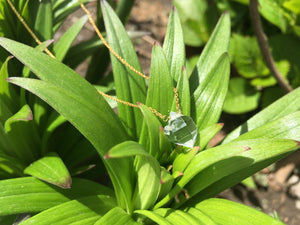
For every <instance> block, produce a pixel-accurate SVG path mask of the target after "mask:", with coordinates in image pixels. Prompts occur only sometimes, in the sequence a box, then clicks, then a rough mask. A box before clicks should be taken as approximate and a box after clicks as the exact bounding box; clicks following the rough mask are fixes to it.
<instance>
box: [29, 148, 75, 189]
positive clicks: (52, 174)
mask: <svg viewBox="0 0 300 225" xmlns="http://www.w3.org/2000/svg"><path fill="white" fill-rule="evenodd" d="M24 173H25V174H28V175H31V176H34V177H36V178H38V179H41V180H44V181H46V182H49V183H51V184H54V185H57V186H59V187H62V188H71V184H72V178H71V176H70V174H69V171H68V169H67V167H66V166H65V164H64V162H63V161H62V159H61V158H60V157H59V156H58V155H57V153H55V152H49V153H48V154H47V155H46V156H44V157H42V158H41V159H39V160H36V161H35V162H33V163H32V164H31V165H29V166H28V167H26V168H25V170H24Z"/></svg>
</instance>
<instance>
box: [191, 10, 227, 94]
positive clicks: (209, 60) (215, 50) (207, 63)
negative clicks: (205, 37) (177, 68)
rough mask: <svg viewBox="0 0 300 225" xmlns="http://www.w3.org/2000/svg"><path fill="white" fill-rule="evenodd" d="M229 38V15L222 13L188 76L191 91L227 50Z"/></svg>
mask: <svg viewBox="0 0 300 225" xmlns="http://www.w3.org/2000/svg"><path fill="white" fill-rule="evenodd" d="M229 40H230V17H229V14H228V13H224V14H223V15H222V16H221V18H220V19H219V22H218V24H217V25H216V27H215V29H214V31H213V33H212V35H211V37H210V39H209V41H208V42H207V44H206V45H205V47H204V49H203V51H202V53H201V56H200V58H199V60H198V62H197V65H196V67H195V69H194V70H193V73H192V75H191V77H190V89H191V93H193V92H194V91H195V90H196V88H197V87H198V86H199V84H201V83H202V81H203V80H205V79H206V77H207V76H208V74H210V72H211V70H212V69H213V67H214V66H215V64H216V62H217V60H219V58H220V56H221V55H222V54H224V52H227V51H228V48H229Z"/></svg>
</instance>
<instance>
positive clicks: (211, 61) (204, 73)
mask: <svg viewBox="0 0 300 225" xmlns="http://www.w3.org/2000/svg"><path fill="white" fill-rule="evenodd" d="M101 5H102V12H103V16H104V19H105V26H106V32H107V38H108V41H109V43H111V45H112V48H113V49H114V50H115V51H116V52H117V53H118V54H119V55H120V56H121V57H123V58H124V59H125V60H126V61H127V62H128V63H129V64H130V65H132V66H133V67H134V68H136V69H137V70H140V65H139V62H138V59H137V56H136V53H135V51H134V48H133V46H132V44H131V42H130V39H129V37H128V35H127V34H126V32H125V30H124V28H123V25H122V23H121V22H120V21H119V19H118V17H117V16H116V14H115V13H114V11H113V10H112V9H111V7H110V6H109V5H108V3H106V2H105V1H102V2H101ZM229 40H230V18H229V15H228V14H227V13H225V14H223V15H222V16H221V18H220V20H219V22H218V24H217V25H216V27H215V29H214V32H213V34H212V36H211V38H210V40H209V41H208V43H207V45H206V47H205V49H204V50H203V52H202V55H201V56H200V58H199V60H198V62H197V65H196V67H195V68H194V70H193V73H192V75H191V76H190V77H188V76H187V74H186V73H185V70H184V69H181V68H182V66H183V65H184V63H185V52H184V43H183V35H182V30H181V25H180V21H179V17H178V14H177V11H176V10H175V11H172V13H171V15H170V21H169V25H168V30H167V35H166V39H165V42H164V45H163V47H162V48H161V47H160V46H158V45H155V46H154V47H153V53H152V62H151V74H150V80H149V86H148V88H146V84H145V81H144V79H143V78H141V77H139V76H137V75H136V74H135V73H134V72H133V71H132V70H130V69H129V68H128V67H126V66H125V65H124V64H123V63H121V62H120V61H119V60H117V59H116V58H115V57H114V56H112V57H111V61H112V66H113V74H114V80H115V85H116V90H117V97H118V99H121V100H123V101H126V102H128V103H133V104H135V103H136V102H139V108H137V107H129V106H128V105H124V104H121V103H118V112H119V113H118V116H117V115H116V114H115V113H114V111H113V110H112V108H111V107H110V106H109V105H108V104H107V102H106V100H105V99H104V97H102V96H101V95H99V93H98V92H97V90H96V89H95V88H94V87H93V86H92V85H91V84H90V83H88V82H87V81H86V80H85V79H83V78H82V77H81V76H79V75H78V74H77V73H76V72H74V71H73V70H72V69H70V68H69V67H67V66H66V65H64V64H63V63H61V62H59V61H58V60H56V59H53V58H51V57H49V56H47V55H45V54H43V53H41V52H40V51H37V50H36V49H33V48H31V47H28V46H26V45H24V44H21V43H18V42H15V41H12V40H9V39H6V38H0V45H1V46H2V47H3V48H4V49H6V50H7V51H8V52H10V53H11V54H12V55H14V56H15V57H16V58H17V59H19V60H20V61H21V62H22V63H23V64H24V65H26V66H27V67H28V68H30V70H31V71H32V72H33V73H34V74H36V76H37V77H38V78H39V79H33V78H17V77H11V78H9V79H8V81H9V82H10V83H13V84H15V85H18V86H20V87H23V88H25V89H26V90H28V91H30V92H32V93H34V94H35V95H37V96H39V97H40V98H41V99H43V100H44V101H45V102H47V103H48V104H49V105H50V106H52V107H53V108H54V109H55V110H56V111H57V112H58V113H59V114H60V115H62V116H63V117H64V118H66V119H67V120H68V121H69V122H70V123H71V124H73V125H74V127H76V128H77V129H78V130H79V131H80V132H81V133H82V134H83V135H84V136H85V137H86V139H88V140H89V141H90V143H91V144H92V145H93V146H94V147H95V149H96V150H97V152H98V154H99V156H100V157H101V159H103V163H104V165H105V167H106V170H107V172H108V174H109V177H110V179H111V182H112V184H113V190H112V189H110V188H109V187H105V186H103V185H100V184H97V183H94V182H91V181H87V180H79V181H78V179H75V178H73V179H72V180H73V181H72V183H73V184H72V187H71V188H70V189H69V190H65V189H61V188H59V187H56V186H53V185H51V184H47V183H45V182H43V181H40V180H38V179H36V178H33V177H25V178H16V179H8V180H2V181H0V186H1V191H0V196H1V197H0V204H1V205H4V206H5V207H1V208H0V215H1V216H7V215H15V214H19V213H31V214H33V216H32V217H31V218H29V219H27V220H24V221H23V222H22V223H21V224H37V223H38V224H51V223H53V224H72V223H77V224H125V223H127V224H154V223H157V224H186V223H191V224H249V223H251V224H263V223H267V224H271V223H272V224H282V223H281V222H280V221H279V220H276V219H274V218H272V217H270V216H268V215H265V214H263V213H262V212H260V211H257V210H255V209H252V208H249V207H246V206H243V205H241V204H237V203H234V202H231V201H228V200H224V199H217V198H213V197H214V196H215V195H216V194H218V193H220V192H221V191H223V190H225V189H226V188H228V187H231V186H233V185H235V184H236V183H238V182H240V181H242V180H243V179H245V178H247V177H248V176H250V175H252V174H254V173H255V172H257V171H259V170H261V169H262V168H264V167H266V166H268V165H270V164H271V163H273V162H275V161H277V160H279V159H280V158H282V157H284V156H286V155H287V154H289V153H290V152H292V151H294V150H295V149H297V148H298V145H299V142H298V141H299V140H300V136H299V133H300V132H298V131H299V125H300V117H299V112H298V111H297V110H299V108H300V100H297V99H300V98H298V97H299V95H300V93H299V92H300V90H299V89H297V90H295V91H294V92H292V93H290V94H289V95H287V96H285V97H284V98H282V99H280V100H278V101H277V102H275V103H274V104H272V105H271V106H269V107H268V108H266V109H265V110H263V111H261V112H260V113H258V114H257V115H255V116H254V117H252V118H251V119H250V120H249V121H247V122H246V123H245V124H243V125H241V126H240V127H239V128H237V129H236V130H235V131H233V132H232V133H231V134H229V135H228V137H227V138H226V139H225V140H224V141H223V143H222V144H221V145H219V146H216V147H213V148H208V147H207V143H208V142H209V141H210V140H211V139H212V138H213V137H214V136H215V134H216V133H217V132H218V131H219V130H220V129H221V128H222V124H218V123H217V122H218V120H219V117H220V114H221V111H222V106H223V103H224V100H225V96H226V93H227V89H228V82H229V71H230V66H229V64H230V62H229V57H228V54H227V51H228V46H229ZM174 87H176V89H177V91H178V98H179V100H180V107H181V111H182V114H184V115H185V116H189V117H191V118H192V120H193V121H194V122H195V124H196V125H197V129H198V136H197V139H196V140H195V143H194V147H193V148H186V147H180V146H176V145H175V144H174V143H171V142H170V141H169V140H168V138H167V137H166V135H165V133H164V132H163V127H164V126H166V122H165V121H163V120H162V119H160V118H159V117H157V116H156V115H155V114H154V113H153V110H151V109H155V110H157V112H160V113H161V114H162V115H168V114H169V112H170V111H176V101H177V99H176V97H174V93H173V88H174ZM150 107H151V108H150ZM48 162H49V161H48ZM50 164H51V160H50ZM38 166H39V168H42V166H41V164H40V165H38ZM6 218H7V217H6Z"/></svg>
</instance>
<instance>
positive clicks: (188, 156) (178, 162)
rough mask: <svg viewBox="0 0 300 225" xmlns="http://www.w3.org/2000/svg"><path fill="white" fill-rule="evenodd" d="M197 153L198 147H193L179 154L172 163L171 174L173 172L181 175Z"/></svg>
mask: <svg viewBox="0 0 300 225" xmlns="http://www.w3.org/2000/svg"><path fill="white" fill-rule="evenodd" d="M198 152H199V147H194V148H192V149H190V150H187V151H185V152H182V153H181V154H179V155H178V156H177V157H176V158H175V160H174V162H173V167H172V171H173V173H174V172H175V171H179V172H182V173H183V172H184V170H185V168H186V167H187V166H188V165H189V163H190V162H191V160H192V159H193V158H194V157H195V155H196V154H197V153H198Z"/></svg>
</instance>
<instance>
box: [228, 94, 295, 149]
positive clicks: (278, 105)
mask: <svg viewBox="0 0 300 225" xmlns="http://www.w3.org/2000/svg"><path fill="white" fill-rule="evenodd" d="M299 109H300V88H298V89H295V90H294V91H293V92H291V93H289V94H287V95H286V96H284V97H282V98H280V99H279V100H277V101H276V102H274V103H273V104H272V105H270V106H269V107H267V108H265V109H264V110H262V111H260V112H259V113H257V114H256V115H254V116H253V117H252V118H250V119H249V120H248V121H247V122H245V123H244V124H242V125H241V126H239V127H238V128H236V129H235V130H234V131H232V132H231V133H230V134H229V135H228V136H227V137H226V138H225V139H224V141H223V143H228V142H230V141H232V140H234V139H236V138H237V137H238V136H240V135H242V134H243V133H246V132H248V131H251V130H253V129H254V128H257V127H259V126H262V125H264V124H266V123H267V122H270V121H272V120H275V119H278V118H280V117H283V116H285V115H288V114H290V113H292V112H295V111H297V110H299Z"/></svg>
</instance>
